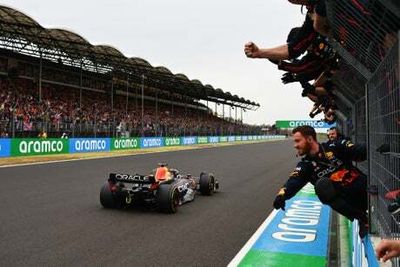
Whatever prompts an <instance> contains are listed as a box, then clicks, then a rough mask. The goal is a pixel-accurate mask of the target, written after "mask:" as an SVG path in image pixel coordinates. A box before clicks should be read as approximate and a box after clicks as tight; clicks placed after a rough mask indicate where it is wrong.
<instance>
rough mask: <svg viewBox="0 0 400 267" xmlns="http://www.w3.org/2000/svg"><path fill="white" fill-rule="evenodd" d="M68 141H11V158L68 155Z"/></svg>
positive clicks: (34, 139) (49, 139)
mask: <svg viewBox="0 0 400 267" xmlns="http://www.w3.org/2000/svg"><path fill="white" fill-rule="evenodd" d="M68 146H69V143H68V139H52V138H48V139H37V138H29V139H28V138H27V139H20V138H15V139H11V155H12V156H33V155H48V154H65V153H68V151H69V150H68Z"/></svg>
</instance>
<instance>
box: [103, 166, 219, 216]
mask: <svg viewBox="0 0 400 267" xmlns="http://www.w3.org/2000/svg"><path fill="white" fill-rule="evenodd" d="M218 189H219V183H218V181H217V179H215V177H214V175H213V174H212V173H205V172H202V173H200V176H199V177H194V176H192V175H191V174H185V175H184V174H181V173H180V171H178V170H177V169H172V168H171V169H170V168H168V165H167V164H165V163H160V164H159V166H158V167H157V168H156V169H155V170H153V172H152V173H151V174H149V175H140V174H122V173H110V175H109V178H108V180H107V182H106V183H105V184H104V185H103V187H102V188H101V190H100V203H101V205H102V206H103V207H105V208H123V207H126V206H131V205H141V206H144V207H147V208H150V209H158V210H159V211H161V212H165V213H176V212H177V208H178V207H179V206H180V205H182V204H184V203H187V202H190V201H193V200H194V198H195V195H196V192H199V193H201V194H202V195H208V196H209V195H212V194H213V193H214V192H215V191H217V190H218Z"/></svg>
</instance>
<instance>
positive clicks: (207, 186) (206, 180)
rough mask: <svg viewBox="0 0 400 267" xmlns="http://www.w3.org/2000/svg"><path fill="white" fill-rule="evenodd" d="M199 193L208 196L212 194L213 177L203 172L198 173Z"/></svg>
mask: <svg viewBox="0 0 400 267" xmlns="http://www.w3.org/2000/svg"><path fill="white" fill-rule="evenodd" d="M199 184H200V193H201V194H202V195H206V196H210V195H212V194H213V193H214V188H215V179H214V176H213V175H211V174H208V173H205V172H202V173H200V180H199Z"/></svg>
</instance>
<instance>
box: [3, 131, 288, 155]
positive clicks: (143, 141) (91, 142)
mask: <svg viewBox="0 0 400 267" xmlns="http://www.w3.org/2000/svg"><path fill="white" fill-rule="evenodd" d="M284 138H285V136H284V135H249V136H185V137H141V138H70V139H63V138H46V139H39V138H25V139H24V138H13V139H0V157H18V156H36V155H52V154H74V153H87V152H107V151H116V150H129V149H139V148H155V147H170V146H189V145H197V144H216V143H226V142H242V141H258V140H260V141H261V140H274V139H284Z"/></svg>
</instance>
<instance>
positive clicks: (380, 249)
mask: <svg viewBox="0 0 400 267" xmlns="http://www.w3.org/2000/svg"><path fill="white" fill-rule="evenodd" d="M375 253H376V258H377V259H378V260H381V259H382V260H383V262H386V261H387V260H389V259H391V258H393V257H398V256H400V241H399V240H388V239H383V240H382V241H381V242H379V244H378V246H377V247H376V248H375Z"/></svg>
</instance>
